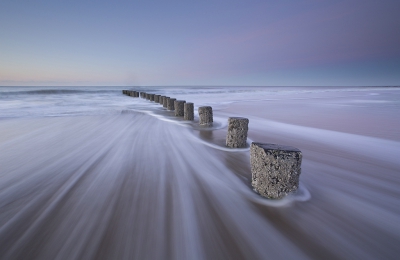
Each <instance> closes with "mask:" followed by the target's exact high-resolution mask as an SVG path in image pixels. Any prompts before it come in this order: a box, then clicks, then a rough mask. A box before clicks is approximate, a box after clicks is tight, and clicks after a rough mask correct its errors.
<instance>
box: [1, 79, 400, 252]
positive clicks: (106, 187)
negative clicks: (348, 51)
mask: <svg viewBox="0 0 400 260" xmlns="http://www.w3.org/2000/svg"><path fill="white" fill-rule="evenodd" d="M122 89H131V90H138V91H144V92H150V93H154V94H163V95H167V96H170V97H174V98H177V99H181V100H186V101H187V102H193V103H194V104H195V111H197V108H198V107H199V106H204V105H209V106H212V107H213V112H214V125H213V126H212V127H209V128H204V127H199V126H198V117H197V115H196V113H195V120H194V122H185V121H183V120H182V119H180V118H177V117H175V116H174V115H173V112H171V111H166V110H165V109H163V108H162V106H161V105H158V104H155V103H154V102H150V101H147V100H145V99H141V98H133V97H128V96H125V95H122ZM399 112H400V88H397V87H351V88H350V87H349V88H346V87H186V88H184V87H125V88H123V87H0V259H303V258H304V259H397V258H398V255H399V253H400V249H399V247H398V245H399V244H400V225H399V223H400V202H399V198H400V161H399V155H400V130H399V129H400V120H399V119H400V113H399ZM230 116H244V117H247V118H249V120H250V123H249V137H248V144H250V143H251V142H252V141H257V142H267V143H277V144H285V145H291V146H295V147H297V148H299V149H300V150H301V151H302V153H303V163H302V174H301V176H300V188H299V190H298V192H296V193H293V194H290V195H289V196H287V197H286V198H284V199H282V200H269V199H265V198H261V197H260V196H258V195H257V194H256V193H254V192H253V191H252V189H251V185H250V183H251V173H250V163H249V148H248V147H247V148H242V149H228V148H226V147H225V145H224V141H225V135H226V129H227V119H228V117H230Z"/></svg>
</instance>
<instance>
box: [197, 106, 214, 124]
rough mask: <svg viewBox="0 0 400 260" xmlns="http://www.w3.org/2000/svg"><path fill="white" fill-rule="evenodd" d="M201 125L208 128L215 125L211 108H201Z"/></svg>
mask: <svg viewBox="0 0 400 260" xmlns="http://www.w3.org/2000/svg"><path fill="white" fill-rule="evenodd" d="M199 124H200V125H208V126H211V125H212V124H213V111H212V107H210V106H204V107H199Z"/></svg>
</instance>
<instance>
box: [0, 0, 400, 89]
mask: <svg viewBox="0 0 400 260" xmlns="http://www.w3.org/2000/svg"><path fill="white" fill-rule="evenodd" d="M29 85H34V86H394V85H396V86H398V85H400V1H399V0H345V1H342V0H335V1H324V0H296V1H294V0H292V1H288V0H279V1H277V0H260V1H258V0H245V1H237V0H229V1H227V0H202V1H193V0H185V1H178V0H176V1H173V0H170V1H166V0H154V1H153V0H147V1H140V0H136V1H118V0H114V1H102V0H97V1H86V0H80V1H75V0H69V1H61V0H51V1H41V0H37V1H28V0H25V1H24V0H19V1H18V0H2V1H0V86H29Z"/></svg>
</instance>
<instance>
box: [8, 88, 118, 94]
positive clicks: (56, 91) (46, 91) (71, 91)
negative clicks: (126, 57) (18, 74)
mask: <svg viewBox="0 0 400 260" xmlns="http://www.w3.org/2000/svg"><path fill="white" fill-rule="evenodd" d="M120 91H121V90H119V89H115V90H110V89H107V90H105V89H103V90H99V89H97V90H89V89H82V90H81V89H35V90H20V91H6V92H0V93H1V94H2V95H60V94H81V93H85V94H88V93H89V94H90V93H93V94H101V93H116V92H120Z"/></svg>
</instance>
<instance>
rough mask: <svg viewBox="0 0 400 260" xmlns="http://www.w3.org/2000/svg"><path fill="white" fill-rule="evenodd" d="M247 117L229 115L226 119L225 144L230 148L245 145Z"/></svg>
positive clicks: (247, 128)
mask: <svg viewBox="0 0 400 260" xmlns="http://www.w3.org/2000/svg"><path fill="white" fill-rule="evenodd" d="M248 130H249V119H247V118H244V117H230V118H229V119H228V133H227V134H226V146H228V147H230V148H242V147H246V140H247V131H248Z"/></svg>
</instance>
